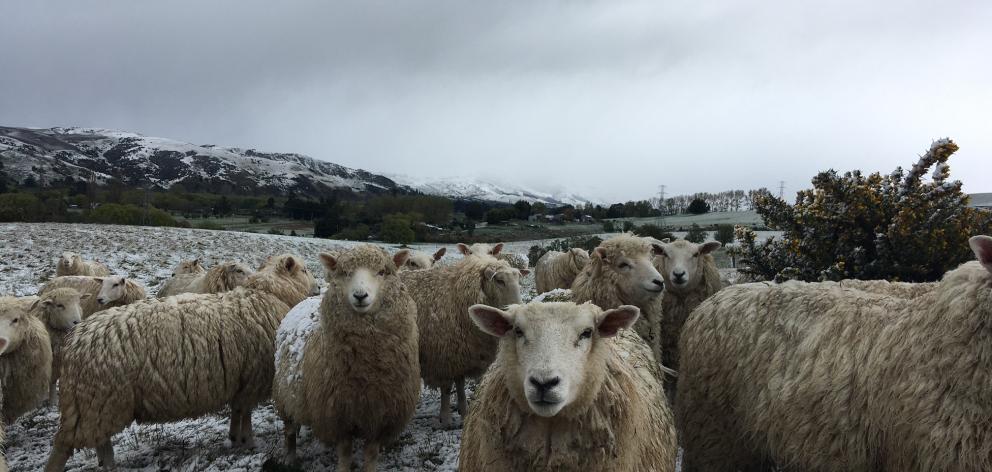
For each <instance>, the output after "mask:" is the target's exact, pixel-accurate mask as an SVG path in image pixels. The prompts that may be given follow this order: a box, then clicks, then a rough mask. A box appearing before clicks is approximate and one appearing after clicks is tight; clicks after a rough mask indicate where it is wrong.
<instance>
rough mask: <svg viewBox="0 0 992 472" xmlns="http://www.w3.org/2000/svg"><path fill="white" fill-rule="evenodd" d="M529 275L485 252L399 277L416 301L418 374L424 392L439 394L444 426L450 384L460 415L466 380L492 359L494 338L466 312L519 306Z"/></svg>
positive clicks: (447, 417)
mask: <svg viewBox="0 0 992 472" xmlns="http://www.w3.org/2000/svg"><path fill="white" fill-rule="evenodd" d="M527 273H528V271H527V270H526V269H525V270H523V271H521V270H518V269H514V268H512V267H510V264H509V263H507V262H506V261H500V260H497V259H496V258H495V257H492V256H490V255H485V254H483V255H473V256H472V257H465V258H462V259H461V260H460V261H458V262H456V263H455V264H452V265H450V266H443V267H437V268H434V269H431V270H416V271H407V272H401V273H400V278H401V279H402V280H403V283H404V284H405V285H406V287H407V289H408V290H409V291H410V294H411V295H412V296H413V299H414V300H415V301H416V302H417V326H418V328H419V330H420V333H421V336H420V374H421V376H423V378H424V384H425V385H426V386H427V387H428V388H437V389H440V391H441V411H440V414H439V415H438V420H439V422H440V424H441V427H442V428H447V427H448V426H449V425H450V424H451V407H450V406H451V403H450V402H451V384H452V383H454V384H455V392H456V394H457V396H458V412H459V414H461V415H464V414H465V411H466V406H467V402H466V399H465V378H466V377H478V376H479V375H482V373H483V372H485V370H486V367H488V366H489V364H490V363H491V362H492V361H493V359H494V358H495V356H496V340H495V339H494V338H493V337H491V336H488V335H486V334H484V333H482V332H481V331H479V330H478V329H476V327H475V325H473V324H472V322H471V320H469V319H468V316H466V313H468V308H469V307H470V306H472V305H475V304H477V303H485V304H488V305H492V306H507V305H511V304H517V303H520V301H521V297H520V277H521V276H522V275H527Z"/></svg>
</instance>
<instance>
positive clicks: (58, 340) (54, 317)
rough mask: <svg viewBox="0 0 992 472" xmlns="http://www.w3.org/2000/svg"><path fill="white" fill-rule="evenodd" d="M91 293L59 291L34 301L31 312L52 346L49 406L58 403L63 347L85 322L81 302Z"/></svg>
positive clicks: (46, 294)
mask: <svg viewBox="0 0 992 472" xmlns="http://www.w3.org/2000/svg"><path fill="white" fill-rule="evenodd" d="M88 298H90V294H88V293H83V294H80V293H79V292H77V291H76V290H75V289H71V288H57V289H54V290H51V291H49V292H47V293H45V294H44V295H43V296H42V297H41V298H38V299H36V300H34V301H33V303H32V305H31V307H30V308H29V310H30V311H29V312H30V313H31V314H32V315H34V316H36V317H38V318H39V319H40V320H41V321H42V322H43V323H44V324H45V329H46V330H47V332H48V338H49V341H50V342H51V347H52V375H51V381H50V382H49V387H48V403H49V404H50V405H56V404H58V390H57V389H56V383H57V382H58V380H59V370H60V369H61V365H62V346H63V345H64V344H65V338H66V336H67V335H68V334H69V332H70V331H71V330H72V328H74V327H75V326H76V325H77V324H79V322H80V321H82V320H83V309H82V306H81V302H82V301H83V300H86V299H88Z"/></svg>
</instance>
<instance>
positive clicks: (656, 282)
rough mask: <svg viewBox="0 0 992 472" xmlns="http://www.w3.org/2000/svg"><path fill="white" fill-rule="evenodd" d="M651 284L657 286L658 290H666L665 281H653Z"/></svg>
mask: <svg viewBox="0 0 992 472" xmlns="http://www.w3.org/2000/svg"><path fill="white" fill-rule="evenodd" d="M651 283H653V284H655V286H657V287H658V289H664V288H665V281H664V280H661V279H654V280H652V281H651Z"/></svg>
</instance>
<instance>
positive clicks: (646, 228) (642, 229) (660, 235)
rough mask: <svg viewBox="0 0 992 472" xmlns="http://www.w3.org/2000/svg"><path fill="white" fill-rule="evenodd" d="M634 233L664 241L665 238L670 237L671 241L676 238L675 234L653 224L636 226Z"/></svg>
mask: <svg viewBox="0 0 992 472" xmlns="http://www.w3.org/2000/svg"><path fill="white" fill-rule="evenodd" d="M634 234H636V235H638V236H644V237H647V238H654V239H657V240H658V241H662V240H664V239H668V240H669V241H674V240H675V235H673V234H672V233H669V232H668V231H666V230H665V228H662V227H661V226H658V225H652V224H646V225H640V226H638V227H636V228H634Z"/></svg>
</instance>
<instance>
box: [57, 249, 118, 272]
mask: <svg viewBox="0 0 992 472" xmlns="http://www.w3.org/2000/svg"><path fill="white" fill-rule="evenodd" d="M65 275H89V276H93V277H103V276H107V275H110V269H109V268H108V267H107V266H105V265H103V264H101V263H99V262H96V261H84V260H83V258H82V256H80V255H79V254H76V253H73V252H63V253H62V256H61V257H59V261H58V262H57V263H56V264H55V276H56V277H62V276H65Z"/></svg>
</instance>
